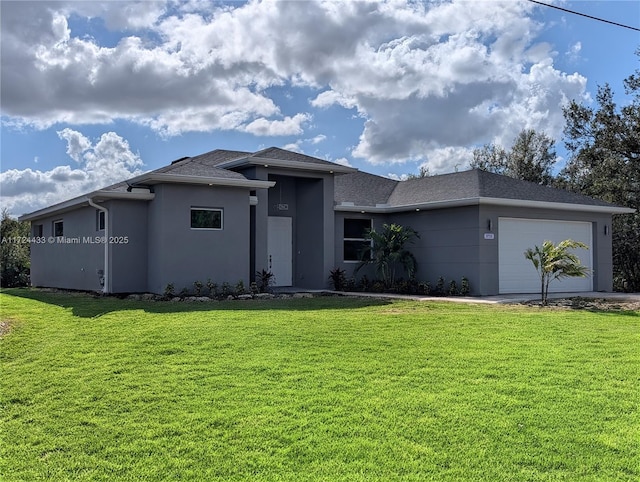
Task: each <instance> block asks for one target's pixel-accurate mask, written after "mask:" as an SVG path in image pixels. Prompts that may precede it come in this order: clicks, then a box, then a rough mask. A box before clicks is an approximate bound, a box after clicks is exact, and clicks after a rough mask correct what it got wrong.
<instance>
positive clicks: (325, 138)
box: [309, 134, 327, 144]
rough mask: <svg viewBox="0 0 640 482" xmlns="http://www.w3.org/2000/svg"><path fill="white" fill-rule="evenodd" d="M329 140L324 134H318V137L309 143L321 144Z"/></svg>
mask: <svg viewBox="0 0 640 482" xmlns="http://www.w3.org/2000/svg"><path fill="white" fill-rule="evenodd" d="M326 140H327V136H325V135H324V134H318V135H317V136H315V137H313V138H311V139H309V142H310V143H311V144H320V143H321V142H323V141H326Z"/></svg>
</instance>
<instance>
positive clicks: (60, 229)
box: [53, 219, 64, 237]
mask: <svg viewBox="0 0 640 482" xmlns="http://www.w3.org/2000/svg"><path fill="white" fill-rule="evenodd" d="M53 235H54V236H55V237H59V236H64V222H63V221H62V219H59V220H58V221H54V222H53Z"/></svg>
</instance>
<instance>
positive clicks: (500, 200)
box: [480, 197, 636, 214]
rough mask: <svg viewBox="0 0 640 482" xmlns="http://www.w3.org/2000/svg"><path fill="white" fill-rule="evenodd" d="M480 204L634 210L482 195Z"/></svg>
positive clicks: (602, 210) (627, 211) (615, 212)
mask: <svg viewBox="0 0 640 482" xmlns="http://www.w3.org/2000/svg"><path fill="white" fill-rule="evenodd" d="M480 204H486V205H493V206H511V207H523V208H540V209H554V210H562V211H579V212H589V213H605V214H631V213H634V212H635V211H636V210H635V209H631V208H625V207H620V206H598V205H591V204H571V203H559V202H550V201H528V200H521V199H503V198H495V197H482V198H480Z"/></svg>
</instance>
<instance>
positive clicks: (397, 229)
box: [356, 224, 420, 288]
mask: <svg viewBox="0 0 640 482" xmlns="http://www.w3.org/2000/svg"><path fill="white" fill-rule="evenodd" d="M419 237H420V236H419V235H418V233H417V232H416V231H415V230H414V229H412V228H410V227H408V226H401V225H400V224H384V225H383V226H382V230H381V231H380V232H378V231H376V230H375V229H370V230H367V232H366V234H365V239H367V240H370V241H371V243H370V244H367V245H365V247H364V249H363V250H362V251H361V253H360V264H359V265H358V267H357V268H356V272H357V271H358V270H359V269H360V268H362V267H363V266H364V265H367V264H374V265H375V267H376V273H377V274H378V276H379V277H380V279H381V280H382V282H383V283H384V284H385V286H386V287H387V288H392V287H393V286H394V285H395V282H396V270H397V268H398V267H402V269H403V270H404V271H405V272H406V273H407V275H408V277H409V278H411V277H413V276H414V275H415V272H416V270H417V263H416V258H415V256H414V255H413V253H411V251H409V250H407V249H406V247H405V246H406V245H407V244H408V243H410V242H412V241H413V240H414V238H419Z"/></svg>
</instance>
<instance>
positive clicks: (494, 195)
mask: <svg viewBox="0 0 640 482" xmlns="http://www.w3.org/2000/svg"><path fill="white" fill-rule="evenodd" d="M631 211H632V210H630V209H627V208H621V207H618V206H614V205H612V204H608V203H605V202H602V201H599V200H596V199H593V198H590V197H586V196H582V195H578V194H574V193H570V192H567V191H562V190H558V189H553V188H549V187H544V186H539V185H536V184H533V183H528V182H524V181H519V180H515V179H511V178H508V177H505V176H500V175H496V174H491V173H488V172H484V171H479V170H470V171H464V172H457V173H452V174H445V175H440V176H432V177H426V178H421V179H413V180H407V181H395V180H392V179H387V178H384V177H380V176H376V175H372V174H368V173H365V172H361V171H358V170H356V169H353V168H350V167H345V166H342V165H338V164H334V163H331V162H327V161H324V160H321V159H317V158H314V157H310V156H306V155H303V154H299V153H296V152H290V151H286V150H283V149H278V148H275V147H272V148H268V149H265V150H262V151H259V152H255V153H251V152H239V151H228V150H215V151H211V152H208V153H206V154H202V155H199V156H196V157H187V158H183V159H179V160H177V161H174V162H173V163H171V165H169V166H166V167H163V168H160V169H157V170H155V171H151V172H148V173H146V174H142V175H140V176H137V177H135V178H132V179H129V180H128V181H126V182H122V183H119V184H116V185H113V186H109V187H106V188H104V189H100V190H98V191H94V192H90V193H88V194H86V195H83V196H80V197H77V198H74V199H71V200H69V201H66V202H63V203H60V204H56V205H53V206H50V207H47V208H44V209H41V210H39V211H36V212H33V213H30V214H26V215H24V216H22V217H21V218H20V219H21V220H27V221H30V222H31V226H32V234H33V236H34V237H38V238H40V239H41V240H42V242H40V243H34V244H32V250H31V282H32V284H33V285H34V286H43V287H58V288H67V289H78V290H96V291H98V290H102V291H104V292H106V293H128V292H153V293H162V292H163V291H164V289H165V287H166V286H167V284H169V283H172V284H173V285H174V286H175V288H176V289H177V290H180V289H181V288H183V287H187V288H191V287H192V286H193V282H194V281H196V280H201V281H206V280H207V279H211V280H212V281H214V282H216V283H218V284H220V283H223V282H225V281H226V282H229V283H232V284H235V283H236V282H237V281H238V280H243V282H244V283H245V284H246V285H248V283H249V282H250V281H251V280H252V279H253V276H254V274H255V272H256V271H259V270H261V269H266V270H270V271H271V272H273V273H274V275H275V278H276V285H278V286H296V287H300V288H308V289H312V288H325V287H327V286H328V274H329V271H330V270H331V269H332V268H334V267H341V268H344V269H345V270H346V271H347V274H349V275H350V274H351V273H352V272H353V270H354V268H355V267H356V266H357V247H358V246H360V245H361V243H362V241H363V240H362V237H363V233H364V230H365V229H366V228H370V227H373V228H379V227H381V226H382V225H383V224H384V223H387V224H390V223H394V222H395V223H399V224H403V225H407V226H411V227H412V228H414V229H415V230H416V231H418V232H419V234H420V239H419V240H417V242H416V243H415V244H414V245H412V247H411V249H412V252H413V253H414V255H415V256H416V258H417V261H418V273H417V277H418V278H419V279H420V280H425V281H431V282H432V283H433V282H435V280H437V279H438V277H440V276H444V277H445V278H446V279H448V280H451V279H455V280H458V281H459V280H460V279H461V278H462V277H463V276H465V277H467V278H468V279H469V282H470V286H471V291H472V294H475V295H492V294H499V293H533V292H537V291H538V284H539V282H538V278H537V274H536V272H535V270H534V269H533V267H532V266H531V264H530V263H529V262H528V261H527V260H525V259H524V256H523V252H524V251H525V249H526V248H528V247H532V246H534V245H536V244H540V243H542V241H544V240H545V239H549V240H551V241H554V242H557V241H560V240H562V239H567V238H572V239H575V240H578V241H582V242H584V243H585V244H587V245H588V246H589V248H590V249H589V250H588V251H583V252H580V253H578V254H579V255H580V258H581V260H582V262H583V264H586V265H587V266H589V267H590V268H591V270H592V276H590V277H589V278H571V279H567V280H564V281H563V282H562V283H557V284H556V285H555V286H552V287H551V290H552V291H553V290H555V291H574V292H579V291H592V290H596V291H611V290H612V253H611V218H612V215H613V214H622V213H628V212H631ZM105 240H106V242H104V241H105Z"/></svg>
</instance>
